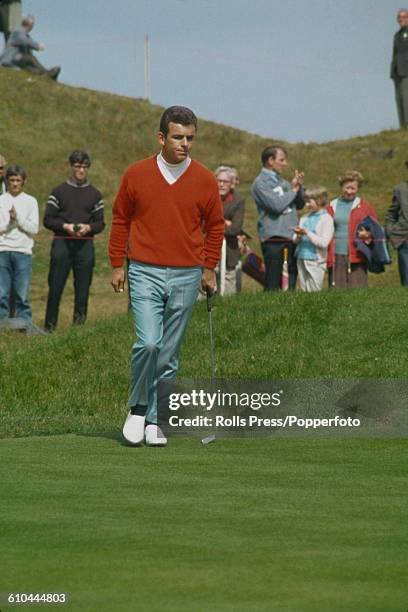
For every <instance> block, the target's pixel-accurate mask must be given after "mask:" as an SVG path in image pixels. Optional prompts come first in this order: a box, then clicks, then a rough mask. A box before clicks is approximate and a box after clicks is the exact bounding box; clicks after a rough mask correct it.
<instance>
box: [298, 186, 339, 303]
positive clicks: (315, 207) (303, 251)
mask: <svg viewBox="0 0 408 612" xmlns="http://www.w3.org/2000/svg"><path fill="white" fill-rule="evenodd" d="M305 202H306V207H307V209H308V213H307V214H306V215H303V217H302V218H301V219H300V223H299V225H298V226H296V227H295V228H294V232H295V235H294V241H295V242H297V243H298V247H297V249H296V258H297V267H298V273H299V282H300V288H301V289H302V291H321V289H322V288H323V281H324V275H325V272H326V268H327V247H328V246H329V244H330V241H331V240H332V238H333V233H334V226H333V219H332V217H331V216H330V215H329V214H328V213H327V212H326V210H325V207H326V204H327V189H326V188H325V187H315V188H313V189H312V188H311V189H307V190H306V191H305Z"/></svg>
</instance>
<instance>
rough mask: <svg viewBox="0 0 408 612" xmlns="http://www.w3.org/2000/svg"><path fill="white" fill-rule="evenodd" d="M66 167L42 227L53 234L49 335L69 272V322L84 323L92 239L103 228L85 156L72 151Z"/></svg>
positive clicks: (47, 317) (99, 201) (99, 199)
mask: <svg viewBox="0 0 408 612" xmlns="http://www.w3.org/2000/svg"><path fill="white" fill-rule="evenodd" d="M69 163H70V166H71V174H70V177H69V179H68V181H66V182H64V183H62V184H61V185H58V187H56V188H55V189H53V190H52V192H51V195H50V197H49V198H48V203H47V209H46V211H45V216H44V226H45V227H46V228H47V229H50V230H52V231H53V232H54V240H53V243H52V246H51V260H50V270H49V275H48V285H49V293H48V301H47V311H46V315H45V329H46V330H48V331H50V332H51V331H53V330H54V329H55V327H56V326H57V320H58V310H59V303H60V300H61V296H62V292H63V291H64V287H65V283H66V281H67V278H68V274H69V272H70V270H71V268H72V269H73V272H74V288H75V305H74V320H73V322H74V324H81V323H85V320H86V314H87V309H88V297H89V288H90V286H91V282H92V273H93V267H94V264H95V254H94V246H93V237H94V236H95V234H99V232H102V231H103V229H104V227H105V223H104V218H103V199H102V195H101V193H100V191H98V190H97V189H95V187H93V186H92V185H90V184H89V183H88V181H87V176H88V170H89V166H90V165H91V160H90V157H89V155H88V153H86V152H85V151H78V150H76V151H73V152H72V153H71V155H70V156H69Z"/></svg>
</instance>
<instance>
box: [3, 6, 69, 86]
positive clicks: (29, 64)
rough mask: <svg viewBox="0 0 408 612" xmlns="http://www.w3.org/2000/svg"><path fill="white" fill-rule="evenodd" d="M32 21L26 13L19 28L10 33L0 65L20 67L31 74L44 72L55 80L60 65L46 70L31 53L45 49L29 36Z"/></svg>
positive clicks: (31, 17)
mask: <svg viewBox="0 0 408 612" xmlns="http://www.w3.org/2000/svg"><path fill="white" fill-rule="evenodd" d="M34 22H35V20H34V17H33V16H32V15H28V16H27V17H24V19H23V20H22V22H21V28H19V29H17V30H14V31H13V32H12V33H11V34H10V37H9V38H8V40H7V45H6V48H5V49H4V51H3V53H2V54H1V56H0V65H1V66H5V67H6V68H21V69H22V70H27V71H28V72H31V73H32V74H44V75H45V76H48V77H49V78H50V79H53V80H54V81H56V80H57V78H58V75H59V73H60V70H61V68H60V66H54V67H53V68H50V69H49V70H47V69H46V68H44V66H43V65H42V64H41V63H40V62H39V61H38V59H37V58H36V57H35V55H34V54H33V51H44V49H45V45H44V44H43V43H39V42H36V41H35V40H33V39H32V38H31V36H30V32H31V30H32V29H33V27H34Z"/></svg>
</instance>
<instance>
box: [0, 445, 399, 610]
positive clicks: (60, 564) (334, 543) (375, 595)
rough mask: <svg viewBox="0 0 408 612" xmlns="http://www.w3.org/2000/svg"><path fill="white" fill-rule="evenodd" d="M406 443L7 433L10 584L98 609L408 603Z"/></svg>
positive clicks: (4, 508) (5, 573)
mask: <svg viewBox="0 0 408 612" xmlns="http://www.w3.org/2000/svg"><path fill="white" fill-rule="evenodd" d="M406 452H407V443H406V442H405V441H402V440H387V441H381V440H313V439H296V440H284V439H273V438H268V439H262V440H240V439H229V440H219V441H217V442H216V443H215V444H211V445H209V446H202V445H201V444H200V442H199V440H191V439H189V440H186V439H182V440H180V439H178V440H172V441H171V442H170V444H169V446H168V447H167V448H163V449H154V448H146V447H142V448H128V447H126V446H124V445H123V444H122V442H121V439H120V437H119V435H118V434H112V435H110V434H106V435H103V434H101V435H98V434H97V435H88V436H81V435H64V436H51V437H32V438H18V439H5V440H1V441H0V453H1V455H0V464H1V466H2V483H3V487H2V498H3V503H2V504H1V514H2V518H3V520H2V524H3V526H4V528H3V541H2V547H1V550H2V572H1V578H0V581H1V585H0V592H2V593H3V594H4V593H7V592H25V593H27V592H33V593H37V592H40V593H43V592H51V593H55V592H58V593H60V592H66V593H68V595H69V597H70V604H69V606H66V609H73V610H86V611H87V612H92V611H94V610H95V611H96V610H99V611H105V610H106V611H112V610H115V612H117V611H122V610H123V611H128V610H129V611H133V610H143V611H144V610H149V612H150V611H156V610H157V611H163V610H171V611H173V610H174V611H175V612H176V611H177V612H183V611H188V612H191V611H194V612H195V611H201V610H202V611H209V610H211V611H213V610H214V611H232V610H234V612H235V611H243V612H244V611H245V612H247V611H248V610H260V611H263V610H265V611H268V612H269V611H271V610H272V611H275V610H276V611H278V612H282V611H286V610H287V611H289V610H290V611H292V610H293V611H295V610H296V611H299V610H301V611H302V612H309V611H313V612H320V611H322V612H323V611H324V612H327V611H328V610H330V612H336V611H344V612H345V611H347V612H353V611H356V612H365V611H367V612H368V611H369V612H374V611H378V612H380V611H381V612H383V611H384V610H387V612H393V611H395V612H397V611H398V612H401V610H405V609H406V608H407V605H408V594H407V589H406V559H407V544H406V542H407V541H408V540H407V537H406V536H407V522H406V508H407V504H408V500H407V497H408V495H407V487H406ZM3 608H5V606H4V605H1V609H2V610H3ZM24 608H25V609H31V608H32V609H36V610H39V609H50V608H49V607H47V606H38V605H37V606H35V607H34V606H24ZM62 609H64V607H63V608H62Z"/></svg>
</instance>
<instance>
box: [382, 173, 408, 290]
mask: <svg viewBox="0 0 408 612" xmlns="http://www.w3.org/2000/svg"><path fill="white" fill-rule="evenodd" d="M405 166H406V167H407V168H408V161H406V162H405ZM385 231H386V233H387V236H388V238H389V239H390V240H391V243H392V245H393V247H394V248H395V249H397V251H398V269H399V275H400V279H401V285H402V286H403V287H408V182H407V181H403V182H402V183H400V184H399V185H397V187H395V189H394V193H393V196H392V204H391V206H390V208H389V209H388V212H387V214H386V215H385Z"/></svg>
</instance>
